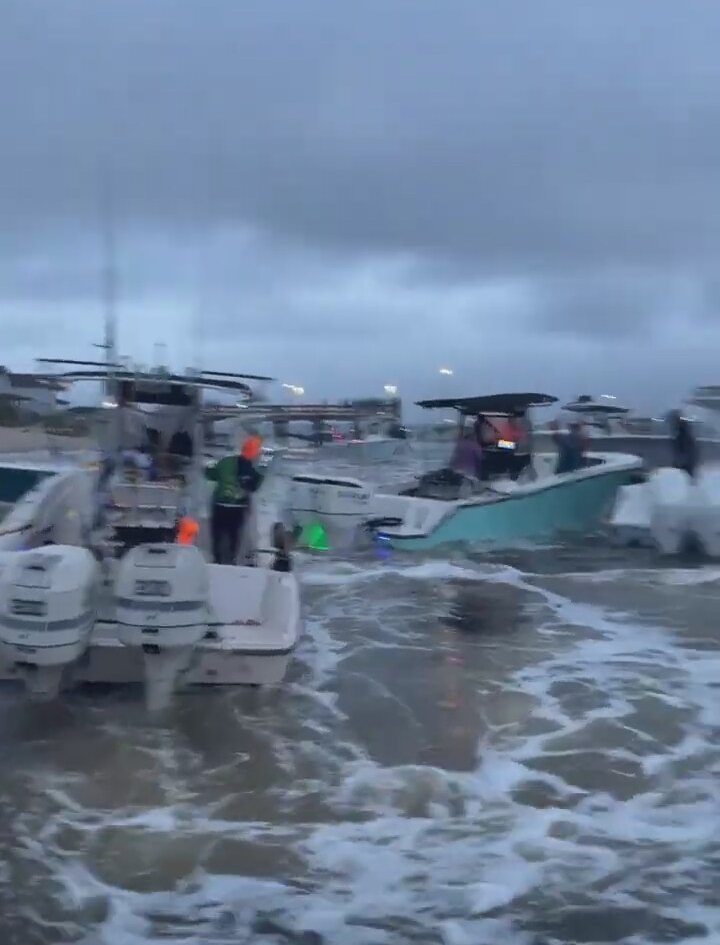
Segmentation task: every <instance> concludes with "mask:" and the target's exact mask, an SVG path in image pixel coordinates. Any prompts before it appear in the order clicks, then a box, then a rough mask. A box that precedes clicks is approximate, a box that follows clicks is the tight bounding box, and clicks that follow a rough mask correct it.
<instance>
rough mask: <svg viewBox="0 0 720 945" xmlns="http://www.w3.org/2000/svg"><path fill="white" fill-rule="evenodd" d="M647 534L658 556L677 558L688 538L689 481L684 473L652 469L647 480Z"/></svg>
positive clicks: (690, 483)
mask: <svg viewBox="0 0 720 945" xmlns="http://www.w3.org/2000/svg"><path fill="white" fill-rule="evenodd" d="M648 493H649V496H650V531H651V533H652V537H653V540H654V541H655V543H656V544H657V546H658V548H659V549H660V551H661V553H662V554H665V555H676V554H679V553H680V552H681V551H682V550H683V549H684V548H685V546H686V545H687V542H688V539H689V537H690V499H691V496H692V480H691V479H690V476H689V475H688V474H687V473H686V472H685V470H684V469H670V468H663V469H656V470H654V471H653V472H652V473H651V474H650V477H649V479H648Z"/></svg>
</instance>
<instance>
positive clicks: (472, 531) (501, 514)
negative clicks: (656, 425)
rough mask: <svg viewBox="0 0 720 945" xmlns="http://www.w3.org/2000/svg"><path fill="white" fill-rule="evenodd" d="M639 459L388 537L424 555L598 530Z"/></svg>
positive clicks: (465, 508) (465, 506) (465, 507)
mask: <svg viewBox="0 0 720 945" xmlns="http://www.w3.org/2000/svg"><path fill="white" fill-rule="evenodd" d="M639 466H640V461H639V460H637V461H636V463H635V465H634V466H633V465H632V464H630V463H626V464H625V465H624V466H622V467H620V468H617V469H608V470H607V471H603V472H597V473H595V474H592V475H587V474H585V475H582V474H581V475H579V476H577V477H576V478H570V477H558V480H557V481H555V482H552V483H548V484H547V485H542V486H540V487H535V488H532V489H522V488H520V489H518V490H516V491H513V492H510V493H508V494H507V495H504V496H502V497H498V498H497V500H493V501H489V502H488V501H486V502H475V503H457V504H454V505H453V507H452V508H451V509H449V510H448V513H447V514H446V515H445V517H444V518H443V519H442V520H441V521H440V522H439V523H438V524H437V525H436V527H434V528H433V529H432V530H430V531H429V532H428V533H427V534H415V535H412V534H407V533H405V534H403V533H402V532H401V531H399V530H393V529H389V530H387V531H384V532H383V535H384V536H385V538H386V539H387V540H389V541H390V543H391V544H392V545H393V546H394V547H396V548H401V549H403V550H409V551H422V550H426V549H431V548H436V547H438V546H439V545H445V544H451V543H462V542H466V543H468V542H471V543H478V544H488V545H492V546H502V545H510V544H512V543H513V542H516V541H519V540H526V539H541V538H547V537H550V536H552V535H553V534H556V533H558V532H567V531H585V530H588V529H591V528H593V527H595V526H597V525H598V524H599V523H600V522H601V521H603V520H604V518H606V516H607V515H608V514H609V512H610V510H611V509H612V505H613V501H614V498H615V495H616V493H617V491H618V489H619V488H620V487H621V486H624V485H627V484H628V483H629V482H630V481H631V479H632V477H633V475H634V473H635V471H636V469H637V468H639Z"/></svg>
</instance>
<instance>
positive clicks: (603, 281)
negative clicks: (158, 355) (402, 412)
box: [0, 0, 720, 399]
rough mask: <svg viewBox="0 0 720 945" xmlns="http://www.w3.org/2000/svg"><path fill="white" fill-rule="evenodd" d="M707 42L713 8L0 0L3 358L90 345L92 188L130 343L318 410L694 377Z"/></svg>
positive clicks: (537, 2)
mask: <svg viewBox="0 0 720 945" xmlns="http://www.w3.org/2000/svg"><path fill="white" fill-rule="evenodd" d="M718 35H720V4H718V3H717V0H707V2H705V0H685V2H682V3H680V2H677V0H633V2H630V3H628V2H620V0H603V2H600V0H598V2H594V3H590V2H582V0H556V2H553V0H493V2H491V0H447V2H445V3H439V2H436V3H422V2H418V0H363V2H362V3H356V4H349V3H341V2H338V0H284V2H273V0H53V2H50V0H3V2H2V3H1V4H0V117H1V118H2V146H0V316H1V317H2V319H3V322H2V323H3V327H4V328H6V329H7V331H6V335H5V337H4V341H5V344H6V346H8V347H11V346H12V345H13V343H14V342H15V341H17V342H18V345H19V347H18V349H17V350H18V351H20V352H22V353H21V355H19V356H21V357H24V358H29V357H30V356H31V355H32V354H34V353H35V350H36V348H37V346H40V345H41V344H42V342H43V341H47V339H48V338H50V340H51V342H52V346H53V353H63V352H62V351H58V350H56V349H57V347H58V344H59V343H60V342H65V341H67V343H68V344H69V343H70V337H71V336H72V335H73V334H74V336H75V337H76V338H77V339H78V344H77V346H76V350H78V351H79V350H81V348H82V345H85V347H86V349H87V350H85V349H83V350H85V353H86V354H88V353H89V352H90V350H91V349H90V348H89V345H90V344H91V343H92V342H94V341H96V340H97V337H98V335H99V327H100V325H99V323H100V313H101V309H100V287H101V262H102V260H101V248H102V247H101V242H100V237H99V215H100V214H99V205H100V202H101V200H100V195H101V193H102V192H103V190H104V188H105V187H109V189H110V191H111V192H112V202H113V208H114V209H113V215H114V218H115V222H116V230H117V238H118V252H117V258H118V269H119V289H120V304H119V311H120V316H121V326H120V337H121V339H122V340H123V344H125V345H126V346H127V348H128V349H130V348H131V347H132V345H133V344H136V345H137V346H138V347H141V346H142V345H144V344H145V339H146V336H148V337H150V336H151V337H152V339H155V338H163V337H164V338H167V339H169V340H170V341H171V342H175V341H177V344H178V346H179V347H178V354H177V357H178V358H181V357H182V358H186V357H187V358H193V357H195V352H194V350H193V348H194V346H195V345H196V342H197V344H200V342H202V344H203V345H204V346H205V349H207V350H208V351H209V356H212V358H219V359H222V363H223V365H224V366H226V367H227V368H232V367H233V366H234V365H235V362H236V361H237V360H240V361H241V362H242V364H241V367H243V368H245V369H248V368H249V367H252V366H253V365H255V366H256V368H257V369H258V370H262V371H267V372H269V373H277V374H278V375H281V376H285V375H288V376H291V377H292V379H293V380H294V381H295V382H302V383H304V384H306V386H307V388H308V389H311V387H312V383H313V381H312V375H313V371H314V369H315V368H317V372H318V375H319V376H320V377H322V381H318V390H319V392H320V393H321V394H322V395H323V396H333V395H334V394H335V393H337V392H339V391H340V392H344V390H345V389H350V388H352V390H353V391H355V392H358V393H361V392H362V387H363V385H365V384H367V385H368V386H369V387H372V388H373V389H377V388H378V385H379V386H380V388H381V387H382V384H383V383H384V382H389V381H390V382H394V381H398V383H400V385H401V388H402V389H404V390H407V389H408V388H411V387H412V389H413V390H414V389H417V390H418V393H419V394H424V395H428V396H432V395H435V394H437V393H439V391H438V390H436V389H435V386H434V385H437V384H438V379H437V368H438V366H439V365H440V364H441V363H451V364H452V365H453V367H454V368H455V371H456V374H455V381H454V383H456V384H457V391H456V392H461V390H466V389H470V388H472V389H474V388H475V387H476V386H477V385H478V384H480V383H481V386H482V387H483V388H484V389H498V388H502V387H504V386H508V385H509V386H513V385H514V386H524V385H525V384H530V386H533V385H535V386H544V387H549V388H550V387H551V388H552V389H553V390H554V389H555V388H556V387H560V386H562V385H563V384H564V383H566V384H568V385H571V389H570V390H568V394H571V393H572V392H573V390H574V389H575V388H576V387H578V388H579V386H580V385H581V383H582V384H585V383H588V384H590V383H592V384H597V385H598V386H600V385H602V386H605V384H604V383H602V381H603V378H604V376H605V374H604V373H603V372H605V373H607V372H608V371H610V372H611V373H612V372H613V371H614V370H615V368H616V367H618V365H620V364H622V365H623V371H624V374H623V377H624V378H627V384H628V385H632V384H633V383H634V384H635V385H636V386H637V387H638V388H642V389H643V390H645V386H646V385H650V386H652V384H653V383H655V379H656V378H660V379H659V380H657V384H656V386H657V389H658V390H660V389H662V387H663V384H666V383H667V379H668V377H669V376H670V373H671V372H672V371H676V372H678V371H680V367H678V365H682V364H690V360H689V359H691V358H692V359H694V360H692V366H690V367H683V368H682V370H683V371H685V372H689V373H692V372H693V371H694V370H696V369H697V370H700V366H701V364H706V367H705V368H704V370H707V371H710V367H711V361H710V360H706V361H703V360H702V359H703V358H705V356H706V352H708V351H709V350H711V348H712V344H711V343H710V342H709V341H708V338H709V335H708V337H707V338H706V337H705V336H703V343H702V345H700V344H696V345H695V347H692V348H691V347H687V349H684V348H683V345H689V342H688V340H687V339H688V331H687V326H688V325H689V324H690V320H691V319H692V318H694V317H695V316H704V318H698V319H697V321H698V324H702V325H704V328H703V329H702V330H703V331H705V330H707V332H709V333H711V332H712V331H714V330H715V325H716V324H718V323H717V318H716V319H715V321H714V320H713V313H717V309H718V306H717V304H716V303H717V299H718V297H719V293H718V290H717V285H719V284H720V276H719V274H718V273H719V270H718V264H717V259H718V258H720V214H718V213H717V207H718V204H719V203H720V176H719V175H718V171H717V168H718V167H720V96H718V94H717V91H718V89H720V57H718V56H717V51H716V45H717V36H718ZM683 319H684V323H683V325H684V327H682V328H681V329H680V328H678V325H679V324H680V323H682V322H683ZM60 320H63V325H64V328H63V331H62V332H60V331H59V330H56V332H55V337H52V335H53V333H52V331H48V330H47V329H48V326H53V325H55V326H56V327H57V326H58V324H59V321H60ZM31 321H32V323H33V324H34V325H35V327H34V328H33V329H32V330H30V328H29V327H28V326H29V324H30V322H31ZM37 326H44V327H43V328H42V329H39V328H38V327H37ZM183 326H184V327H183ZM183 332H185V335H186V337H185V336H183ZM633 336H637V337H640V336H642V337H643V338H645V339H647V344H645V345H644V347H643V356H644V358H645V365H644V367H643V371H644V373H643V372H640V371H636V372H632V371H631V370H630V369H629V368H628V366H627V364H628V363H629V362H628V363H626V362H625V361H623V360H622V358H625V357H628V358H629V357H630V356H631V355H634V353H635V352H634V349H633V348H632V347H627V351H625V350H624V349H623V352H622V357H621V356H620V354H619V353H618V352H619V350H620V346H622V345H623V344H625V345H626V346H627V341H628V339H629V338H632V337H633ZM668 339H669V340H668ZM696 340H697V339H696ZM48 343H49V342H48ZM148 344H151V342H150V341H148ZM665 344H667V350H666V349H664V348H663V347H662V346H663V345H665ZM33 346H35V349H34V347H33ZM614 346H616V347H614ZM146 347H147V345H146ZM143 350H145V349H143ZM683 350H687V358H685V359H683V355H682V351H683ZM308 351H312V359H310V358H308V357H307V352H308ZM299 352H300V353H302V356H303V358H304V359H305V360H307V361H311V366H312V370H311V369H310V367H306V368H304V369H303V371H301V373H302V374H303V376H301V377H298V376H297V374H296V373H294V371H295V368H294V367H293V365H294V364H295V363H296V361H297V358H298V354H299ZM598 352H601V355H599V354H598ZM608 352H610V353H608ZM668 352H669V354H668ZM593 355H597V356H593ZM149 356H150V355H148V354H144V355H143V357H149ZM708 357H709V355H708ZM653 359H654V360H653ZM590 365H592V370H593V371H595V374H594V375H592V377H590V376H588V371H589V370H590V369H591V368H590V367H589V366H590ZM660 365H662V371H660V370H659V366H660ZM663 371H664V374H663V373H662V372H663ZM681 373H682V372H681ZM672 376H673V377H675V375H672ZM663 377H664V379H665V380H664V381H663V380H662V378H663ZM479 378H480V380H479ZM531 381H532V383H531ZM673 383H676V384H677V386H678V389H679V388H680V387H681V386H682V385H687V384H688V383H689V381H688V380H687V379H686V378H685V377H684V375H683V377H681V376H680V374H677V377H675V380H674V381H673ZM620 393H621V392H620ZM634 393H635V391H634V390H632V389H630V388H628V394H630V395H633V396H634ZM630 399H632V398H630Z"/></svg>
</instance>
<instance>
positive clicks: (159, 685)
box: [115, 544, 210, 708]
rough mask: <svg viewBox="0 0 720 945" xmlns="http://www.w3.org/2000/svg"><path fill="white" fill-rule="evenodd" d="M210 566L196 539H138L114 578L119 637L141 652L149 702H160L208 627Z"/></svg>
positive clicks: (162, 701)
mask: <svg viewBox="0 0 720 945" xmlns="http://www.w3.org/2000/svg"><path fill="white" fill-rule="evenodd" d="M209 586H210V582H209V572H208V566H207V562H206V561H205V558H204V557H203V555H202V552H201V551H200V550H199V549H198V548H197V547H196V546H195V545H174V544H173V545H169V544H149V545H138V546H137V547H135V548H133V549H131V550H130V551H129V552H128V553H127V554H126V555H125V557H124V558H122V559H121V561H120V563H119V565H118V569H117V574H116V578H115V620H116V623H117V631H118V638H119V639H120V641H121V642H122V643H123V644H124V645H125V646H134V647H138V648H139V649H140V650H141V651H142V653H143V658H144V665H145V684H146V692H147V698H148V703H149V705H150V707H151V708H159V707H161V706H162V705H164V704H165V703H166V702H167V700H168V698H169V697H170V695H171V694H172V691H173V689H174V688H175V683H176V680H177V678H178V675H179V674H180V673H181V672H183V671H184V670H185V669H186V668H187V666H188V665H189V663H190V660H191V657H192V652H193V649H194V647H195V646H197V644H198V643H199V642H200V641H201V640H202V639H203V637H204V636H205V634H206V633H207V632H208V605H209Z"/></svg>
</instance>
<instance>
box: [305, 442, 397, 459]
mask: <svg viewBox="0 0 720 945" xmlns="http://www.w3.org/2000/svg"><path fill="white" fill-rule="evenodd" d="M404 443H405V441H404V440H395V439H392V438H391V437H388V438H378V439H367V440H342V441H338V442H337V443H326V444H325V445H324V446H323V447H322V452H323V454H324V455H325V456H332V457H333V458H334V459H338V460H342V461H343V462H348V463H384V462H387V461H389V460H391V459H393V457H394V456H396V455H397V454H398V453H399V452H400V450H401V449H402V448H403V446H404Z"/></svg>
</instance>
